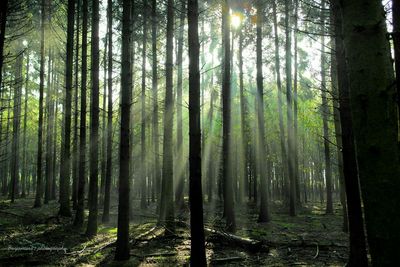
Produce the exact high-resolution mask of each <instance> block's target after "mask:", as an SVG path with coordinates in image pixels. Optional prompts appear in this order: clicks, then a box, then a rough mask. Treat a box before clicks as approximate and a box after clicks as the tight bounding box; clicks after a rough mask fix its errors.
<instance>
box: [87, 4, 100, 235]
mask: <svg viewBox="0 0 400 267" xmlns="http://www.w3.org/2000/svg"><path fill="white" fill-rule="evenodd" d="M91 57H92V60H91V82H92V92H91V98H90V103H91V106H90V181H89V218H88V224H87V229H86V235H87V236H88V237H92V236H94V235H96V234H97V214H98V191H99V188H98V183H97V182H98V174H99V169H98V161H99V155H98V150H99V149H98V146H97V145H98V140H99V113H100V112H99V0H92V38H91Z"/></svg>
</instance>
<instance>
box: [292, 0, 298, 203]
mask: <svg viewBox="0 0 400 267" xmlns="http://www.w3.org/2000/svg"><path fill="white" fill-rule="evenodd" d="M298 10H299V0H294V30H293V35H294V73H293V158H294V162H293V166H294V172H293V173H294V179H295V183H296V204H297V205H300V176H299V151H298V150H299V142H298V120H297V117H298V109H299V108H298V104H297V86H298V84H297V78H298V60H297V58H298V52H297V27H298Z"/></svg>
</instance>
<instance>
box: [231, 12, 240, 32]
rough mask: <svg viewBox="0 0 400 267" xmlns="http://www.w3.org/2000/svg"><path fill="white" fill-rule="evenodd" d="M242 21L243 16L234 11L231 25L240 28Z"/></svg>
mask: <svg viewBox="0 0 400 267" xmlns="http://www.w3.org/2000/svg"><path fill="white" fill-rule="evenodd" d="M241 23H242V17H241V15H240V14H238V13H233V14H232V15H231V25H232V27H233V28H235V29H237V28H239V26H240V24H241Z"/></svg>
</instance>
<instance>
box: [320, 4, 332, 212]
mask: <svg viewBox="0 0 400 267" xmlns="http://www.w3.org/2000/svg"><path fill="white" fill-rule="evenodd" d="M321 8H322V10H321V21H320V27H321V97H322V107H321V112H322V123H323V132H324V133H323V136H324V156H325V179H326V214H333V201H332V167H331V150H330V144H329V125H328V115H330V108H329V103H328V98H327V96H326V95H327V91H328V87H327V86H326V67H327V66H326V61H327V60H326V54H325V45H326V44H325V34H326V30H325V10H324V8H325V0H322V2H321Z"/></svg>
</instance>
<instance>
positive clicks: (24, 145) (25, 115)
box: [0, 50, 30, 198]
mask: <svg viewBox="0 0 400 267" xmlns="http://www.w3.org/2000/svg"><path fill="white" fill-rule="evenodd" d="M29 63H30V58H29V50H28V51H27V52H26V68H25V71H26V77H25V97H24V130H23V134H22V149H23V150H22V171H21V175H22V179H21V180H22V193H21V198H25V197H26V193H28V194H29V191H28V192H27V191H26V183H27V179H26V177H27V175H28V171H27V168H28V166H27V160H26V130H27V119H28V99H29V96H28V84H29ZM0 134H1V130H0ZM0 143H1V142H0Z"/></svg>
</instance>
